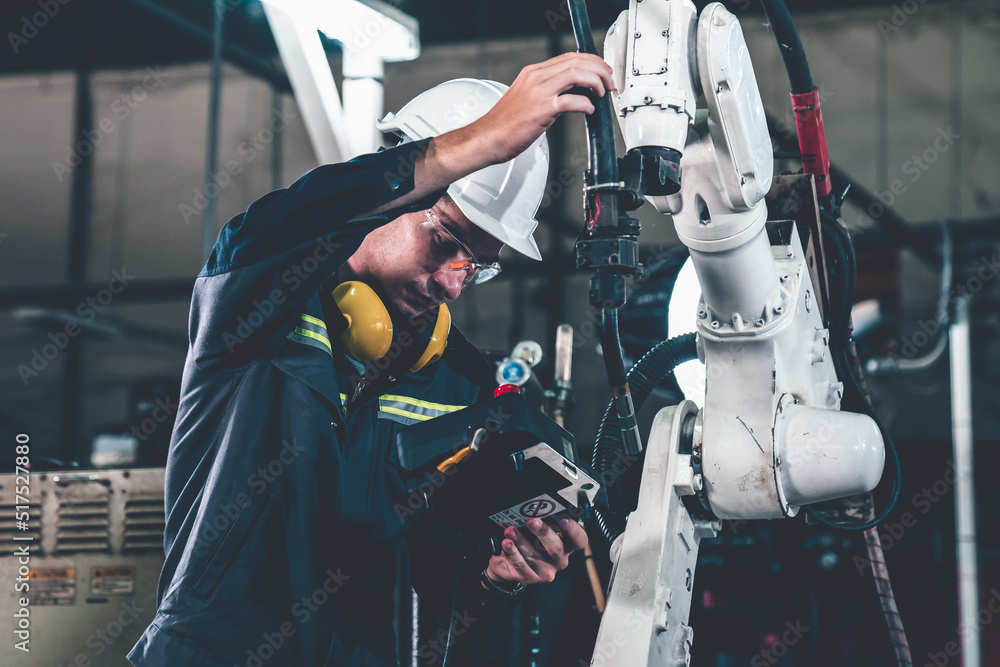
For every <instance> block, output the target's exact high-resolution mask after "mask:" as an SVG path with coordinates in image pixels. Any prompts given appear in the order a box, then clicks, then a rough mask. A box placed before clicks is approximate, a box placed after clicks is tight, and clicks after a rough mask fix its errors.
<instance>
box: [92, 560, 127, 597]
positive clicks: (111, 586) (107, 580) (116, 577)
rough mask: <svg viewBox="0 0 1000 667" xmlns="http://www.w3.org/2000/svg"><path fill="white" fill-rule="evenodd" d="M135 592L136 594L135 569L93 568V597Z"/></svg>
mask: <svg viewBox="0 0 1000 667" xmlns="http://www.w3.org/2000/svg"><path fill="white" fill-rule="evenodd" d="M133 592H135V568H134V567H95V568H91V570H90V594H91V595H126V594H131V593H133Z"/></svg>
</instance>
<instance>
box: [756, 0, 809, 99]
mask: <svg viewBox="0 0 1000 667" xmlns="http://www.w3.org/2000/svg"><path fill="white" fill-rule="evenodd" d="M760 4H761V5H763V6H764V15H765V16H767V20H768V22H770V24H771V30H773V31H774V37H775V39H777V40H778V48H779V50H780V51H781V57H782V58H783V59H784V61H785V69H786V70H787V71H788V80H789V82H790V83H791V86H792V92H793V93H794V94H796V95H802V94H804V93H811V92H812V91H813V90H814V89H815V88H816V86H814V85H813V80H812V74H810V73H809V61H808V60H807V59H806V51H805V49H803V48H802V40H801V39H799V32H798V30H796V29H795V23H794V22H793V21H792V15H791V13H790V12H789V11H788V7H786V6H785V2H784V0H761V3H760Z"/></svg>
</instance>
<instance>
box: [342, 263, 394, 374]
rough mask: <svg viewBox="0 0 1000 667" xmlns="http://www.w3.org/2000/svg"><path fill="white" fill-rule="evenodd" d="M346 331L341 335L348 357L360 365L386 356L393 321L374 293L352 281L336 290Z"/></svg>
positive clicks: (363, 285) (363, 284)
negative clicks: (359, 362)
mask: <svg viewBox="0 0 1000 667" xmlns="http://www.w3.org/2000/svg"><path fill="white" fill-rule="evenodd" d="M333 300H334V301H335V302H336V304H337V308H339V309H340V312H341V314H342V315H343V316H344V320H345V321H346V322H347V329H345V330H344V332H343V333H341V334H340V342H341V343H343V345H344V348H345V349H346V350H347V353H348V354H350V355H351V356H352V357H354V358H355V359H357V360H358V361H361V362H369V361H375V360H376V359H381V358H382V357H384V356H385V354H386V352H388V351H389V346H390V345H391V344H392V318H390V317H389V311H388V310H386V309H385V305H384V304H383V303H382V300H381V299H379V298H378V295H377V294H375V291H374V290H373V289H372V288H371V287H369V286H368V285H366V284H365V283H363V282H359V281H357V280H349V281H347V282H346V283H341V284H339V285H337V286H336V287H335V288H334V289H333Z"/></svg>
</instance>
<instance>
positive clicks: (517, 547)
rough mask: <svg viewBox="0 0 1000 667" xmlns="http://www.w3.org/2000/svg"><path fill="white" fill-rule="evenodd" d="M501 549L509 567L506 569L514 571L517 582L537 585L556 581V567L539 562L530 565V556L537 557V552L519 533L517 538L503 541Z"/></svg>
mask: <svg viewBox="0 0 1000 667" xmlns="http://www.w3.org/2000/svg"><path fill="white" fill-rule="evenodd" d="M515 530H516V529H515ZM505 534H506V533H505ZM517 542H519V543H517ZM500 548H501V549H503V557H504V558H505V559H506V565H507V566H508V568H506V569H509V570H511V571H513V573H514V575H515V580H516V581H520V582H521V583H525V584H537V583H541V582H543V581H546V582H547V581H552V580H553V579H555V576H556V569H555V568H554V567H552V566H550V565H546V564H545V563H544V562H543V561H537V560H536V561H534V562H533V563H532V564H529V562H528V558H531V556H530V555H529V554H535V555H536V556H537V552H536V551H535V550H534V548H533V547H531V545H529V544H528V543H527V540H525V539H524V537H523V536H522V535H521V534H520V533H518V537H517V538H514V539H506V540H503V541H502V542H501V543H500Z"/></svg>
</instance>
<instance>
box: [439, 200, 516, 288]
mask: <svg viewBox="0 0 1000 667" xmlns="http://www.w3.org/2000/svg"><path fill="white" fill-rule="evenodd" d="M424 214H425V217H426V221H425V222H422V223H421V226H424V227H426V228H427V229H426V233H427V235H428V237H429V239H428V250H429V251H430V255H431V257H432V258H433V259H434V260H435V261H436V262H438V263H439V264H445V263H447V265H448V270H450V271H465V280H464V281H463V283H462V284H463V285H479V284H482V283H485V282H486V281H487V280H492V279H493V278H496V277H497V276H498V275H499V274H500V262H478V261H476V256H475V255H474V254H473V253H472V251H471V250H469V246H467V245H466V244H465V243H463V242H462V240H461V239H460V238H458V237H457V236H455V234H454V233H453V232H452V231H451V230H449V229H448V228H447V227H445V226H444V224H443V223H442V222H441V220H439V219H438V217H437V216H436V215H435V214H434V212H433V211H431V209H427V210H426V211H425V212H424ZM462 253H465V256H466V257H468V258H469V259H455V258H456V257H460V256H461V254H462Z"/></svg>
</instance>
